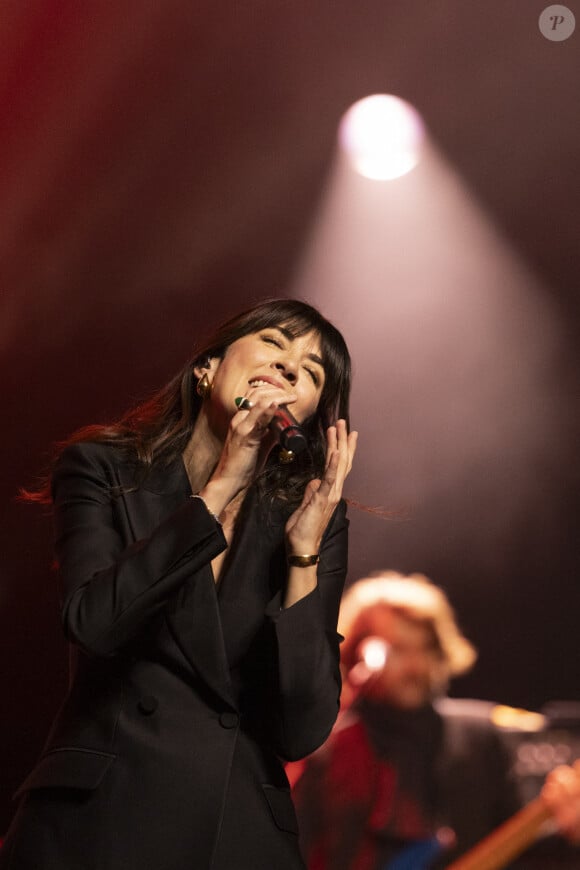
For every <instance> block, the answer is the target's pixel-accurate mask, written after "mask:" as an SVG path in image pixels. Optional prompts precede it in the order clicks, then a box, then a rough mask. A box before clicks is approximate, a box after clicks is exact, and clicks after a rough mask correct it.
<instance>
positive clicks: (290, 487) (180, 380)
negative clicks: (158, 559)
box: [21, 299, 351, 504]
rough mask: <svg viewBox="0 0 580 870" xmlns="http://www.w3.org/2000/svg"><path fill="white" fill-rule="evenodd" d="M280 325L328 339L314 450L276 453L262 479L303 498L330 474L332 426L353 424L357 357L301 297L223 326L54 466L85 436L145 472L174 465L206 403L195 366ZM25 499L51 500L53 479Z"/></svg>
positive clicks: (280, 493) (279, 492) (275, 492)
mask: <svg viewBox="0 0 580 870" xmlns="http://www.w3.org/2000/svg"><path fill="white" fill-rule="evenodd" d="M273 326H278V327H283V328H284V330H286V331H287V332H289V333H290V334H291V335H292V337H293V338H296V337H298V336H301V335H305V334H307V333H309V332H314V333H316V334H317V335H318V336H319V338H320V346H321V355H322V361H323V366H324V372H325V379H324V386H323V389H322V394H321V396H320V401H319V403H318V407H317V409H316V411H315V413H314V414H313V415H312V416H311V417H310V418H308V419H307V420H306V421H304V423H303V424H302V428H303V430H304V431H305V434H306V437H307V441H308V444H309V450H308V451H305V452H304V453H303V454H300V455H299V456H298V457H296V459H295V461H294V462H293V463H292V464H288V465H284V464H280V463H279V462H278V461H277V458H276V455H275V453H276V452H275V451H273V454H271V456H270V459H269V461H268V463H267V465H266V468H265V469H264V471H263V472H262V474H261V476H260V479H259V481H258V486H259V488H260V490H261V491H262V493H263V494H267V495H269V496H270V497H271V498H272V499H277V500H280V501H282V502H288V503H291V504H294V503H296V502H299V501H300V500H301V498H302V494H303V492H304V487H305V486H306V484H307V483H308V481H309V480H312V478H314V477H319V476H321V475H322V473H323V471H324V464H325V456H326V429H327V428H328V426H331V425H332V424H334V422H335V421H336V420H337V419H345V420H346V421H347V424H348V422H349V397H350V387H351V362H350V355H349V352H348V348H347V346H346V342H345V341H344V338H343V337H342V335H341V333H340V332H339V331H338V330H337V329H336V327H335V326H333V325H332V324H331V323H330V322H329V321H328V320H326V318H324V317H323V316H322V315H321V314H320V312H319V311H318V310H317V309H316V308H313V306H312V305H309V304H308V303H306V302H303V301H301V300H296V299H271V300H267V301H264V302H261V303H259V304H258V305H256V306H254V307H252V308H250V309H248V310H246V311H243V312H242V313H241V314H238V315H236V316H235V317H233V318H232V319H231V320H228V321H227V322H225V323H223V324H222V325H221V326H218V327H217V329H216V330H215V332H214V333H213V334H212V335H210V336H209V337H208V338H206V340H205V341H204V342H203V343H202V344H201V346H200V347H199V348H198V349H197V350H196V353H195V355H194V356H193V357H192V358H191V359H190V360H189V361H188V362H187V363H186V364H185V366H184V367H183V368H182V370H181V371H180V372H178V373H177V374H176V375H175V377H173V378H172V379H171V380H170V381H169V382H168V383H167V384H165V386H163V387H161V389H160V390H158V391H157V392H156V393H154V394H153V395H152V396H151V397H150V398H149V399H146V400H145V401H144V402H142V403H141V404H139V405H137V406H136V407H134V408H132V409H131V410H129V411H128V412H127V413H125V414H124V415H123V416H122V417H121V419H120V420H118V421H117V422H114V423H111V424H108V425H93V426H86V427H84V428H82V429H79V430H77V431H76V432H74V433H73V434H72V435H71V436H70V437H69V438H68V439H66V440H65V441H62V442H59V443H58V444H57V445H56V449H55V452H54V456H53V464H54V462H56V460H57V459H58V457H59V456H60V454H61V453H62V451H63V450H64V449H65V448H66V447H68V446H69V445H70V444H74V443H78V442H80V441H93V442H95V441H96V442H100V443H106V444H111V445H113V446H115V447H116V448H118V449H119V450H121V451H123V453H124V454H125V455H126V456H127V457H131V458H135V459H137V460H139V461H140V462H141V463H142V467H143V474H144V475H145V474H146V473H147V471H148V470H149V469H150V468H151V466H152V465H153V464H154V463H155V464H158V463H162V464H166V465H168V464H170V463H171V462H173V461H174V460H176V459H177V457H178V456H180V455H181V454H182V453H183V451H184V450H185V447H186V445H187V443H188V441H189V439H190V438H191V434H192V431H193V427H194V424H195V421H196V419H197V415H198V413H199V409H200V407H201V402H202V400H201V399H200V397H199V396H198V395H197V392H196V384H197V377H196V375H195V372H194V367H195V366H198V365H204V364H205V363H207V360H208V358H212V357H219V358H223V356H224V354H225V352H226V350H227V348H228V347H229V346H230V345H231V344H233V343H234V342H235V341H237V340H238V339H239V338H243V336H245V335H249V334H251V333H255V332H258V331H259V330H261V329H266V328H268V327H273ZM21 498H23V499H25V500H27V501H36V502H41V503H50V501H51V495H50V476H49V477H48V478H46V479H45V480H44V481H43V483H42V485H41V486H40V487H39V488H38V489H37V490H33V491H30V490H22V491H21Z"/></svg>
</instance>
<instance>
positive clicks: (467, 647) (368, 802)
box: [289, 572, 580, 870]
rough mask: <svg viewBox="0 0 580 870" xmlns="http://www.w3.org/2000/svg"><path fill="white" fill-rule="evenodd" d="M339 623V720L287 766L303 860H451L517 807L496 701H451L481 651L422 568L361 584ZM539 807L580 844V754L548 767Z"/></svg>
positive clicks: (328, 869)
mask: <svg viewBox="0 0 580 870" xmlns="http://www.w3.org/2000/svg"><path fill="white" fill-rule="evenodd" d="M339 630H340V631H341V633H342V634H344V636H345V641H344V643H343V647H342V653H341V660H342V668H343V678H344V689H343V710H342V713H341V716H340V718H339V720H338V722H337V725H336V726H335V729H334V731H333V733H332V734H331V736H330V738H329V739H328V741H327V742H326V744H325V745H324V746H323V747H322V748H321V749H320V750H318V752H317V753H315V754H314V755H313V756H311V757H310V759H308V760H307V761H306V762H304V763H303V764H302V767H299V768H294V769H291V770H290V771H289V774H290V779H291V782H293V783H294V797H295V802H296V805H297V809H298V815H299V822H300V831H301V839H302V847H303V852H304V856H305V858H306V861H307V864H308V868H309V870H385V868H389V870H419V868H427V867H429V868H432V867H442V866H447V865H448V864H449V863H450V862H451V861H452V860H453V859H454V858H455V857H456V856H457V855H459V854H462V853H464V852H465V851H466V850H467V849H469V848H471V847H472V846H474V845H475V844H476V843H477V842H478V841H479V840H481V839H482V838H483V837H484V836H485V835H487V834H488V833H489V832H490V831H492V830H493V829H494V828H495V827H496V826H498V825H500V824H501V823H502V822H504V821H505V820H506V819H507V818H508V817H510V816H511V815H512V814H513V813H515V812H516V811H517V810H518V809H519V807H520V801H519V797H518V791H517V788H516V784H515V782H514V780H513V779H512V778H511V776H510V764H509V758H508V755H507V752H506V749H505V746H504V744H503V743H502V740H501V737H500V734H499V731H498V728H497V727H496V726H495V724H494V722H493V721H492V718H491V717H490V716H489V713H488V711H489V710H490V709H491V708H492V706H493V705H486V704H478V703H477V702H472V701H460V700H452V699H449V698H446V697H445V694H446V691H447V688H448V684H449V681H450V679H451V678H452V677H454V676H458V675H460V674H463V673H466V672H467V671H468V670H469V669H470V668H471V667H472V666H473V664H474V662H475V659H476V651H475V649H474V647H473V646H472V644H471V643H470V642H469V641H468V640H467V639H466V638H465V637H464V636H463V634H462V633H461V631H460V629H459V627H458V625H457V622H456V619H455V616H454V613H453V610H452V608H451V606H450V604H449V601H448V600H447V598H446V596H445V595H444V593H443V592H442V590H441V589H439V588H438V587H437V586H435V585H434V584H433V583H431V582H430V581H429V580H428V579H427V578H426V577H423V576H422V575H412V576H409V577H405V576H402V575H400V574H396V573H394V572H386V573H381V574H380V575H376V576H371V577H369V578H365V579H363V580H360V581H358V582H357V583H355V584H354V585H353V586H351V587H350V589H349V590H348V591H347V593H346V594H345V597H344V599H343V602H342V605H341V612H340V620H339ZM482 708H483V709H484V712H483V713H482ZM541 803H542V807H541V809H543V808H547V809H548V810H549V815H550V817H551V819H552V820H553V825H555V827H556V829H557V830H558V831H560V832H561V833H562V834H564V835H565V836H566V837H568V838H569V840H570V841H571V842H580V763H576V765H575V766H573V767H572V766H560V767H558V768H557V769H555V770H554V771H552V772H551V773H550V774H549V775H548V778H547V780H546V783H545V785H544V787H543V789H542V794H541ZM538 827H539V823H538ZM532 837H533V834H532ZM576 860H577V861H578V866H580V850H579V851H578V853H577V857H576ZM498 866H499V865H498ZM518 866H520V865H518ZM521 866H525V865H524V864H522V865H521ZM534 866H536V865H534ZM542 866H549V865H542Z"/></svg>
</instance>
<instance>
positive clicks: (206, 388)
mask: <svg viewBox="0 0 580 870" xmlns="http://www.w3.org/2000/svg"><path fill="white" fill-rule="evenodd" d="M195 390H196V392H197V395H198V396H200V397H201V398H202V399H207V397H208V396H209V394H210V393H211V383H210V380H209V378H208V376H207V372H204V373H203V375H202V376H201V378H200V379H199V381H198V382H197V386H196V388H195Z"/></svg>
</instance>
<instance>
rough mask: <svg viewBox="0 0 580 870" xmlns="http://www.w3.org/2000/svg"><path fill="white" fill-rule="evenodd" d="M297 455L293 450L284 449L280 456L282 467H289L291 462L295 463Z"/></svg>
mask: <svg viewBox="0 0 580 870" xmlns="http://www.w3.org/2000/svg"><path fill="white" fill-rule="evenodd" d="M295 455H296V454H295V453H294V452H293V451H292V450H286V448H285V447H283V448H282V449H281V450H280V453H279V454H278V460H279V461H280V462H281V463H282V465H288V464H289V463H290V462H294V457H295Z"/></svg>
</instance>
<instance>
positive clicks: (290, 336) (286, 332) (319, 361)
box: [271, 326, 324, 368]
mask: <svg viewBox="0 0 580 870" xmlns="http://www.w3.org/2000/svg"><path fill="white" fill-rule="evenodd" d="M271 328H272V329H276V330H277V331H278V332H281V333H282V335H283V336H284V338H286V339H287V340H288V341H294V339H295V338H296V336H295V335H293V334H292V333H291V332H290V330H289V329H285V328H284V327H283V326H272V327H271ZM307 356H308V359H310V360H312V362H315V363H316V364H317V365H319V366H320V367H321V368H324V362H323V360H322V358H321V357H319V356H318V354H316V353H309V354H307Z"/></svg>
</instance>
